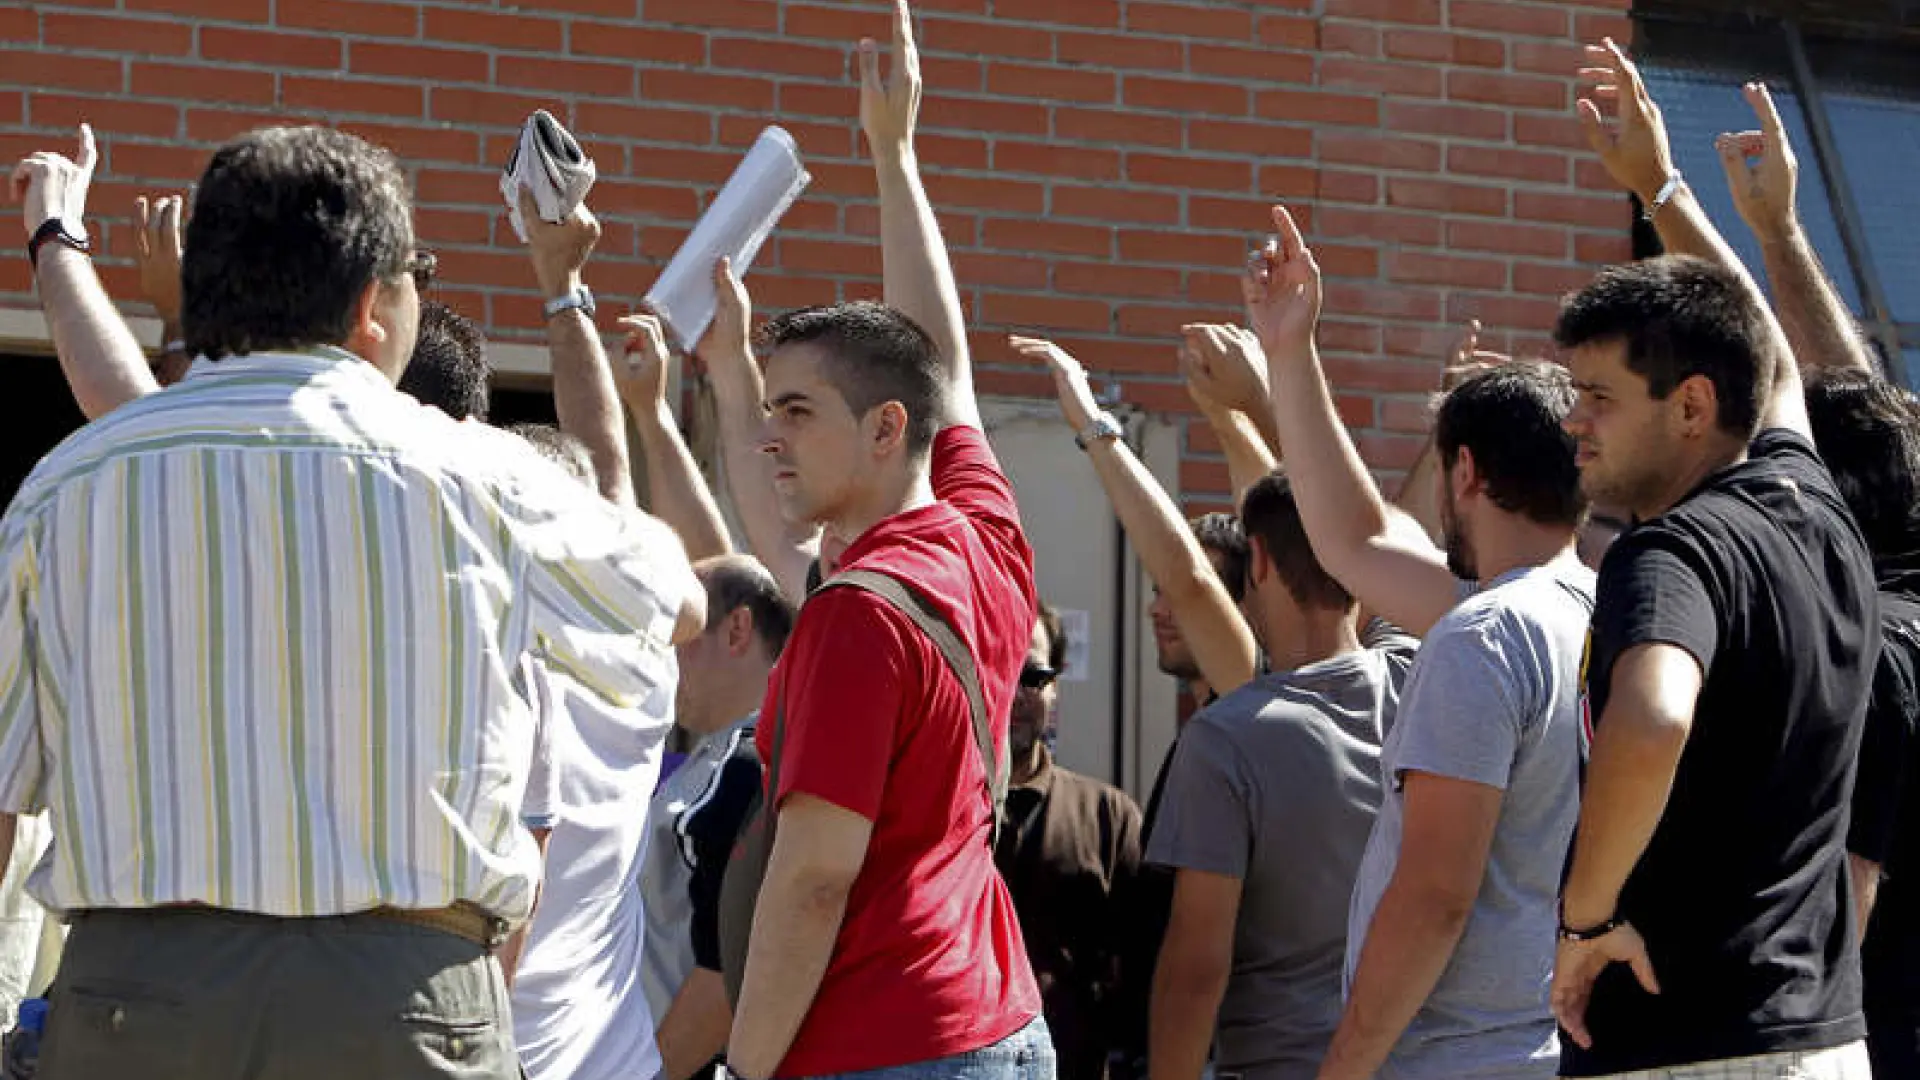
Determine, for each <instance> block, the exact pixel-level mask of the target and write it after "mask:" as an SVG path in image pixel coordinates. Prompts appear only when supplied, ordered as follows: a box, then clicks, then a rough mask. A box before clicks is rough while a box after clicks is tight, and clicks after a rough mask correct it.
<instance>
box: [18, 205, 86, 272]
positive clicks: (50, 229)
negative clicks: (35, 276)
mask: <svg viewBox="0 0 1920 1080" xmlns="http://www.w3.org/2000/svg"><path fill="white" fill-rule="evenodd" d="M49 242H53V243H59V244H65V245H66V246H68V247H70V248H72V249H73V250H75V251H77V252H79V253H80V254H82V255H91V254H93V241H92V240H90V239H88V237H87V227H86V225H84V224H82V223H81V222H78V221H68V220H67V219H66V218H58V217H51V218H48V219H47V220H45V221H43V222H41V223H40V227H39V228H38V229H35V230H33V238H32V239H31V240H28V241H27V262H28V263H30V264H32V266H33V268H34V269H36V270H38V269H39V268H40V249H41V248H43V247H46V246H47V244H48V243H49Z"/></svg>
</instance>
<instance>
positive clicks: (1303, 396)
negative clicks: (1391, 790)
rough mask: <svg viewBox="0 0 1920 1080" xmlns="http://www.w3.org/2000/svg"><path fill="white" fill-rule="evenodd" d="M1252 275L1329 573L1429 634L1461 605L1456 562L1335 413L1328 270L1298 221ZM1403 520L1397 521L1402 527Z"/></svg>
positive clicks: (1315, 538) (1288, 439) (1306, 504)
mask: <svg viewBox="0 0 1920 1080" xmlns="http://www.w3.org/2000/svg"><path fill="white" fill-rule="evenodd" d="M1273 220H1274V225H1275V227H1276V229H1277V230H1278V232H1279V235H1278V236H1277V237H1275V238H1274V239H1273V240H1270V241H1269V242H1268V243H1267V245H1266V247H1265V248H1264V249H1263V250H1261V251H1259V252H1256V253H1255V255H1254V257H1253V259H1252V260H1251V261H1250V262H1249V264H1248V267H1247V275H1246V279H1245V290H1246V298H1247V313H1248V316H1249V318H1250V320H1251V321H1252V323H1253V329H1254V332H1255V333H1256V334H1258V335H1259V337H1260V341H1261V344H1262V345H1263V347H1264V348H1265V349H1266V354H1267V367H1268V381H1269V384H1270V386H1271V403H1270V405H1269V408H1270V409H1271V411H1272V414H1273V418H1274V423H1275V426H1276V427H1277V428H1278V429H1279V432H1280V441H1281V443H1282V444H1283V445H1284V446H1286V448H1287V474H1288V475H1289V476H1291V477H1292V478H1293V492H1294V496H1295V498H1297V499H1298V500H1299V503H1300V518H1301V521H1302V523H1303V524H1304V525H1305V526H1306V530H1307V539H1309V540H1310V541H1312V543H1313V552H1314V554H1315V555H1316V556H1317V557H1318V558H1319V560H1320V565H1321V566H1324V567H1326V569H1327V572H1328V573H1330V574H1332V575H1333V576H1334V578H1335V579H1337V580H1338V581H1339V582H1340V583H1341V584H1342V585H1344V586H1346V588H1347V590H1348V591H1349V592H1351V593H1353V595H1354V596H1355V597H1356V598H1358V599H1359V601H1360V602H1361V604H1362V605H1364V606H1365V607H1366V608H1367V609H1368V610H1370V611H1374V612H1376V613H1378V614H1380V615H1381V616H1383V617H1385V618H1386V619H1387V620H1388V621H1389V622H1392V623H1394V624H1396V625H1398V626H1401V627H1403V628H1405V629H1406V630H1408V631H1410V632H1412V633H1414V634H1425V633H1426V632H1427V630H1428V629H1429V628H1431V627H1432V626H1433V624H1434V623H1436V622H1438V621H1439V620H1440V618H1441V616H1443V615H1445V614H1446V613H1447V612H1448V611H1449V610H1451V609H1452V608H1453V605H1454V604H1455V603H1456V602H1457V601H1458V599H1459V585H1458V583H1457V582H1456V581H1455V580H1454V577H1453V574H1452V573H1451V572H1450V571H1449V570H1448V569H1447V557H1446V555H1445V553H1443V552H1442V551H1441V550H1440V549H1439V548H1438V547H1436V546H1435V545H1434V543H1433V541H1432V540H1431V539H1430V538H1429V537H1428V536H1427V535H1426V534H1425V533H1424V532H1422V531H1421V530H1420V529H1419V528H1418V527H1417V526H1415V525H1414V524H1413V523H1412V522H1411V521H1410V520H1409V519H1407V518H1405V516H1404V515H1399V514H1398V511H1395V510H1394V509H1393V508H1391V507H1389V506H1388V505H1387V502H1386V500H1385V499H1383V498H1382V497H1381V495H1380V490H1379V488H1378V487H1376V486H1375V485H1374V482H1373V477H1372V476H1371V475H1370V474H1369V473H1368V472H1367V467H1366V463H1365V462H1363V461H1362V460H1361V459H1360V452H1359V450H1357V449H1355V447H1354V445H1353V440H1352V439H1351V438H1350V437H1348V435H1347V429H1346V427H1345V426H1344V425H1342V424H1341V422H1340V415H1339V413H1338V412H1337V411H1336V410H1335V408H1334V403H1333V392H1332V390H1331V389H1330V388H1329V387H1328V385H1327V378H1326V373H1325V371H1323V370H1322V368H1321V366H1320V350H1319V348H1318V346H1316V345H1315V343H1314V332H1315V330H1316V328H1317V327H1318V324H1319V321H1320V268H1319V266H1318V265H1317V264H1315V262H1314V260H1313V253H1312V252H1311V251H1309V250H1307V246H1306V241H1305V240H1303V239H1302V238H1301V236H1300V230H1299V229H1298V228H1297V227H1296V226H1295V225H1294V223H1293V217H1292V215H1290V214H1288V213H1287V211H1286V210H1285V209H1284V208H1282V207H1278V206H1276V207H1274V209H1273ZM1396 518H1397V520H1396Z"/></svg>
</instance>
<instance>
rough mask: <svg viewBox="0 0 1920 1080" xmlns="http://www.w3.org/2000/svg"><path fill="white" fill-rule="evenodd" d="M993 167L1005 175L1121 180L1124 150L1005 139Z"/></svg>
mask: <svg viewBox="0 0 1920 1080" xmlns="http://www.w3.org/2000/svg"><path fill="white" fill-rule="evenodd" d="M993 169H994V171H995V172H998V173H1003V174H1004V173H1039V174H1041V175H1043V176H1065V177H1072V178H1073V179H1076V180H1118V179H1120V153H1119V151H1117V150H1089V149H1087V148H1086V147H1083V146H1055V145H1051V144H1048V143H1028V142H1013V141H1008V140H1002V141H1000V142H997V143H995V144H994V147H993Z"/></svg>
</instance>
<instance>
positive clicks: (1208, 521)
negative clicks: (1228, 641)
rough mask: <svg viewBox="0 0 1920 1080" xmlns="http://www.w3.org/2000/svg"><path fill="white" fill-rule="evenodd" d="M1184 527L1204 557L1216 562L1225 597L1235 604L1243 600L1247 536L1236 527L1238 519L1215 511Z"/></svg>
mask: <svg viewBox="0 0 1920 1080" xmlns="http://www.w3.org/2000/svg"><path fill="white" fill-rule="evenodd" d="M1187 524H1188V525H1189V526H1191V527H1192V529H1193V538H1194V539H1195V540H1197V541H1199V542H1200V547H1201V549H1202V550H1204V551H1206V553H1207V555H1208V557H1210V558H1214V559H1218V560H1220V567H1219V569H1220V580H1221V581H1223V582H1224V583H1225V584H1226V586H1227V595H1228V596H1231V597H1233V602H1234V603H1236V604H1237V603H1239V602H1240V601H1241V600H1243V599H1245V598H1246V595H1247V562H1248V560H1249V558H1250V554H1249V552H1248V549H1247V533H1246V530H1245V529H1242V528H1241V527H1240V519H1239V518H1237V517H1234V516H1233V515H1232V514H1222V513H1218V512H1216V513H1212V514H1201V515H1200V516H1199V517H1197V518H1194V519H1193V520H1192V521H1189V522H1187Z"/></svg>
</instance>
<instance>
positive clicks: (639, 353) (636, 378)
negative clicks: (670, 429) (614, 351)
mask: <svg viewBox="0 0 1920 1080" xmlns="http://www.w3.org/2000/svg"><path fill="white" fill-rule="evenodd" d="M620 329H621V330H623V331H625V332H626V335H627V347H626V353H625V362H623V363H619V364H615V365H613V378H614V382H615V384H616V385H618V387H619V389H620V399H621V400H622V401H625V402H626V403H627V408H628V409H630V410H631V411H632V412H633V413H634V414H635V415H636V416H638V415H644V413H645V410H652V409H664V408H666V407H667V372H668V371H669V370H670V369H671V366H672V364H673V358H672V356H671V355H670V354H669V353H668V352H667V333H666V329H665V328H664V327H662V326H661V325H660V317H659V316H657V315H655V314H653V313H652V312H647V311H639V312H635V313H634V314H632V315H628V316H625V317H624V318H622V319H621V320H620Z"/></svg>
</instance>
